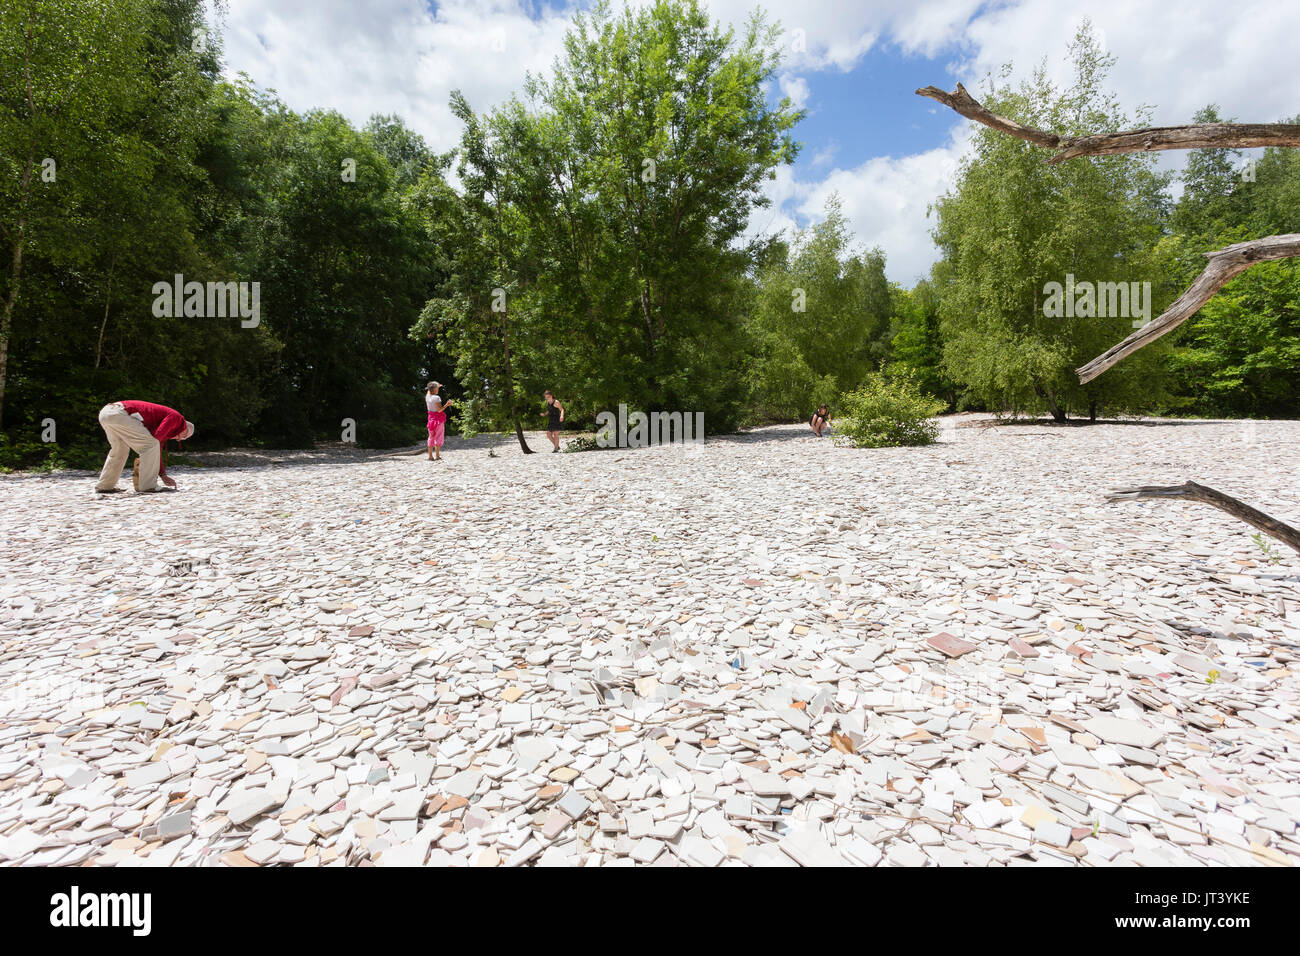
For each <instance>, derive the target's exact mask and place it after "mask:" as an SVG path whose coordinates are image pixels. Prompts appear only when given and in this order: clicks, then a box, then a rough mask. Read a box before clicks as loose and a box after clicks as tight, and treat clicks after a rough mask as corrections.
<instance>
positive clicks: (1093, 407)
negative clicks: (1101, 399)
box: [1088, 398, 1097, 425]
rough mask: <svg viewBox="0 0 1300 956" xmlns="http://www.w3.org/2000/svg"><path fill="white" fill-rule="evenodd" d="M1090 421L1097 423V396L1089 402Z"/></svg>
mask: <svg viewBox="0 0 1300 956" xmlns="http://www.w3.org/2000/svg"><path fill="white" fill-rule="evenodd" d="M1088 421H1089V422H1090V423H1091V424H1093V425H1095V424H1097V400H1096V399H1095V398H1094V399H1093V400H1092V401H1091V402H1089V403H1088Z"/></svg>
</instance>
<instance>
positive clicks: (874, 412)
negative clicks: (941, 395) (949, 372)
mask: <svg viewBox="0 0 1300 956" xmlns="http://www.w3.org/2000/svg"><path fill="white" fill-rule="evenodd" d="M944 408H945V403H944V402H942V401H940V400H938V399H935V398H933V397H931V396H930V395H928V394H926V393H925V392H924V391H922V390H921V387H920V386H919V385H917V384H916V382H914V381H912V380H911V379H910V378H903V377H895V378H887V377H886V376H884V375H880V374H875V375H871V376H870V377H868V378H867V379H866V380H865V381H864V382H863V383H862V384H861V385H859V386H858V387H857V388H856V389H854V390H853V391H851V392H847V393H845V394H844V395H842V396H841V397H840V400H839V403H838V408H837V409H832V411H831V415H832V418H833V419H834V423H835V426H836V430H837V431H838V432H839V433H840V434H841V435H843V436H845V437H847V438H848V439H849V441H851V442H852V443H853V444H854V445H855V446H856V447H858V448H889V447H893V446H897V445H929V444H931V443H932V442H933V441H934V440H935V439H936V438H937V437H938V435H939V425H938V423H937V422H935V421H933V420H932V419H933V418H934V416H935V415H938V414H939V413H940V412H941V411H943V410H944Z"/></svg>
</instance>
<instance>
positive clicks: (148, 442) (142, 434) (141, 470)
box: [95, 402, 194, 494]
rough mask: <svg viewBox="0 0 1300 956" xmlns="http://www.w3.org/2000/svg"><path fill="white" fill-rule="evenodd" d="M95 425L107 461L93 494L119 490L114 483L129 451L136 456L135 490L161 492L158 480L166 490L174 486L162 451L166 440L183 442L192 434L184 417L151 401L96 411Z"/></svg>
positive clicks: (174, 483)
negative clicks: (103, 441) (101, 433)
mask: <svg viewBox="0 0 1300 956" xmlns="http://www.w3.org/2000/svg"><path fill="white" fill-rule="evenodd" d="M99 424H100V426H101V427H102V428H103V429H104V434H105V435H107V436H108V458H107V459H106V460H105V461H104V470H103V471H101V472H100V473H99V483H98V484H96V485H95V491H97V492H99V493H100V494H108V493H110V492H114V491H117V490H119V489H118V487H117V481H118V479H119V478H120V477H121V476H122V468H123V467H124V466H125V465H126V457H127V454H128V452H131V451H134V452H135V453H136V467H137V469H138V470H137V472H136V475H135V490H136V491H142V492H143V491H161V490H162V489H161V488H160V487H159V486H158V479H159V478H161V479H162V481H163V484H165V485H167V487H169V488H175V487H176V480H175V479H174V478H171V477H170V476H169V475H168V474H167V468H166V466H165V465H163V462H162V450H163V447H164V445H165V444H166V443H167V442H168V441H169V440H170V439H172V438H175V439H176V440H177V441H183V440H185V439H186V438H189V437H190V436H191V435H193V434H194V426H193V425H192V424H191V423H190V422H187V421H186V420H185V416H184V415H182V414H181V413H180V412H178V411H176V409H174V408H168V407H167V406H166V405H154V404H153V403H152V402H113V403H112V404H109V405H105V406H104V407H103V408H102V409H100V412H99Z"/></svg>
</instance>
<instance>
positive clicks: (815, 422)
mask: <svg viewBox="0 0 1300 956" xmlns="http://www.w3.org/2000/svg"><path fill="white" fill-rule="evenodd" d="M808 425H809V426H810V427H811V428H812V430H813V434H814V435H816V436H817V437H818V438H821V437H822V436H823V435H826V434H829V433H830V430H831V413H830V409H828V408H827V407H826V405H825V403H822V404H821V405H818V406H817V411H815V412H813V417H812V419H811V420H810V421H809V422H808Z"/></svg>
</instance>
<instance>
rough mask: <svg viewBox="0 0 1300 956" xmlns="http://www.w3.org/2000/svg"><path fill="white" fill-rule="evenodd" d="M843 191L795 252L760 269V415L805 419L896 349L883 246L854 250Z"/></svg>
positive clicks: (756, 310)
mask: <svg viewBox="0 0 1300 956" xmlns="http://www.w3.org/2000/svg"><path fill="white" fill-rule="evenodd" d="M850 243H851V236H850V233H849V227H848V221H847V219H846V218H845V216H844V214H843V212H842V210H841V206H840V201H839V198H838V197H836V196H832V197H831V198H830V199H829V200H827V203H826V215H825V217H824V218H823V219H822V220H821V221H820V222H818V223H817V224H816V225H814V226H813V227H811V228H810V229H807V230H804V231H803V232H801V233H800V234H799V235H798V236H796V237H795V239H794V243H793V245H792V248H791V250H790V252H789V253H788V255H784V256H780V257H777V256H775V255H769V256H768V257H767V262H766V264H765V266H764V267H763V268H762V269H761V270H760V271H759V273H758V293H757V301H756V303H755V307H754V312H753V316H754V323H753V330H752V335H753V339H754V341H755V343H756V351H757V356H758V357H757V361H756V364H755V369H754V373H753V374H754V391H755V398H754V403H755V404H754V413H755V418H756V419H757V420H769V421H770V420H772V419H786V420H790V419H799V418H803V417H805V416H807V415H808V414H809V413H810V409H812V408H815V407H816V406H817V405H818V404H819V403H820V402H824V401H828V400H830V398H831V397H832V396H835V395H838V394H840V393H842V392H846V391H848V390H850V389H852V388H853V387H854V386H856V385H857V384H858V383H859V382H861V381H862V380H863V378H864V377H865V376H866V375H867V373H868V372H871V371H875V370H878V369H879V368H880V367H881V365H882V364H883V362H884V360H885V358H886V356H887V355H888V351H889V343H890V338H891V330H890V323H891V312H892V301H891V292H890V288H889V283H888V280H887V279H886V278H885V257H884V253H882V252H881V251H880V250H879V249H873V250H871V251H869V252H866V253H862V254H854V253H853V252H852V250H851V249H850Z"/></svg>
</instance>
